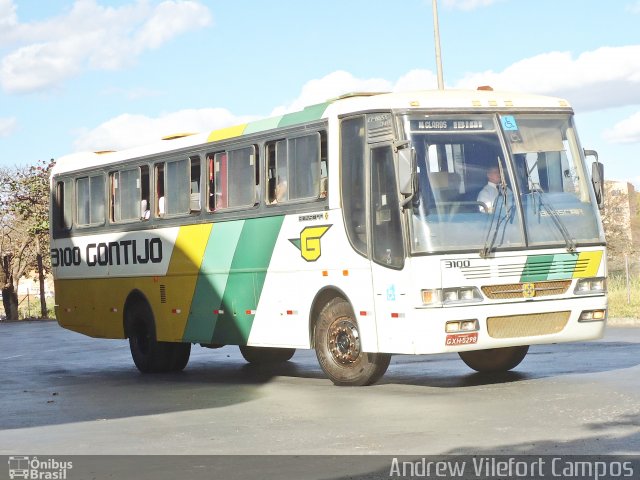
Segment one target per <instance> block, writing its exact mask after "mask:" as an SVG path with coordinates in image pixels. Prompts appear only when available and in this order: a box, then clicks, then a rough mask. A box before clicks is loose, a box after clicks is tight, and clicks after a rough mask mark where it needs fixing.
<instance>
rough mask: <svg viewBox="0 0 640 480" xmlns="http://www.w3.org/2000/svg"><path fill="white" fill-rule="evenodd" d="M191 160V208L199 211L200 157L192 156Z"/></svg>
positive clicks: (193, 210)
mask: <svg viewBox="0 0 640 480" xmlns="http://www.w3.org/2000/svg"><path fill="white" fill-rule="evenodd" d="M189 160H190V161H191V191H190V197H189V210H190V211H192V212H199V211H200V209H201V208H202V207H201V206H200V157H198V156H193V157H190V158H189Z"/></svg>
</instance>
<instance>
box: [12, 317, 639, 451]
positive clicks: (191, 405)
mask: <svg viewBox="0 0 640 480" xmlns="http://www.w3.org/2000/svg"><path fill="white" fill-rule="evenodd" d="M0 364H1V365H2V369H1V371H0V412H1V413H0V455H3V454H4V455H20V454H22V455H25V454H42V455H44V454H48V455H65V454H329V455H333V454H344V453H349V454H358V453H367V454H371V453H380V454H389V455H392V454H406V455H435V454H535V455H538V454H603V453H607V454H639V453H640V381H639V380H638V379H639V378H640V329H635V328H626V329H625V328H612V329H609V330H608V332H607V334H606V336H605V338H604V339H603V340H600V341H595V342H590V343H579V344H563V345H549V346H534V347H532V348H531V349H530V352H529V355H528V356H527V358H526V359H525V360H524V361H523V363H522V364H521V365H520V366H519V367H518V368H517V369H516V371H514V372H510V373H508V374H502V375H498V376H482V375H479V374H476V373H473V372H472V371H471V370H469V369H468V368H467V367H466V366H465V365H464V364H463V363H462V362H461V361H460V360H459V358H458V356H457V355H440V356H396V357H394V358H393V360H392V363H391V366H390V368H389V370H388V372H387V374H386V375H385V377H384V378H383V379H382V380H381V381H380V382H379V383H378V384H376V385H374V386H372V387H366V388H338V387H334V386H333V385H332V384H331V383H330V382H329V381H328V380H326V379H325V378H324V377H323V375H322V372H321V370H320V368H319V367H318V365H317V362H316V359H315V355H314V352H313V351H298V352H297V353H296V355H295V356H294V357H293V359H292V361H290V362H288V363H287V364H284V365H281V366H277V367H271V368H256V367H253V366H250V365H247V364H246V363H245V362H244V361H243V360H242V358H241V357H240V355H239V353H238V351H237V348H232V347H225V348H223V349H219V350H208V349H204V348H200V347H194V350H193V354H192V360H191V362H190V364H189V366H188V367H187V370H186V371H185V372H182V373H180V374H175V375H151V376H149V375H147V376H145V375H141V374H139V373H138V371H137V370H136V369H135V367H134V366H133V363H132V361H131V359H130V356H129V350H128V344H127V343H126V342H124V341H117V340H97V339H91V338H88V337H84V336H82V335H79V334H76V333H73V332H69V331H66V330H63V329H61V328H59V327H58V326H57V324H56V323H53V322H41V323H37V322H23V323H12V324H6V323H0Z"/></svg>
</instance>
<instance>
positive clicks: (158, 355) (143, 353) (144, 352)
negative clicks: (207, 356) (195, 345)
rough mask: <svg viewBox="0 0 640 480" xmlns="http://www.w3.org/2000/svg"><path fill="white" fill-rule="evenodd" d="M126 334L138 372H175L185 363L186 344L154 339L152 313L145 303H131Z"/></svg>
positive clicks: (189, 347)
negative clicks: (132, 304)
mask: <svg viewBox="0 0 640 480" xmlns="http://www.w3.org/2000/svg"><path fill="white" fill-rule="evenodd" d="M127 334H128V336H129V348H130V350H131V357H132V358H133V363H135V365H136V367H137V368H138V370H140V371H141V372H142V373H165V372H179V371H181V370H184V368H185V367H186V366H187V363H188V362H189V356H190V354H191V344H190V343H174V342H159V341H158V340H157V339H156V329H155V324H154V321H153V314H152V313H151V309H150V308H149V306H148V305H146V304H143V303H139V304H137V305H134V306H133V307H132V308H131V310H130V311H129V312H128V318H127Z"/></svg>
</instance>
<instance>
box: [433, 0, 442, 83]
mask: <svg viewBox="0 0 640 480" xmlns="http://www.w3.org/2000/svg"><path fill="white" fill-rule="evenodd" d="M431 3H432V6H433V36H434V38H435V44H436V67H437V69H438V90H444V78H443V75H442V53H441V52H440V26H439V24H438V0H431Z"/></svg>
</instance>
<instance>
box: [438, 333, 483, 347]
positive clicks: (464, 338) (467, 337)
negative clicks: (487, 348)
mask: <svg viewBox="0 0 640 480" xmlns="http://www.w3.org/2000/svg"><path fill="white" fill-rule="evenodd" d="M472 343H478V332H474V333H460V334H457V335H447V339H446V341H445V345H446V346H448V347H454V346H456V345H471V344H472Z"/></svg>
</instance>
